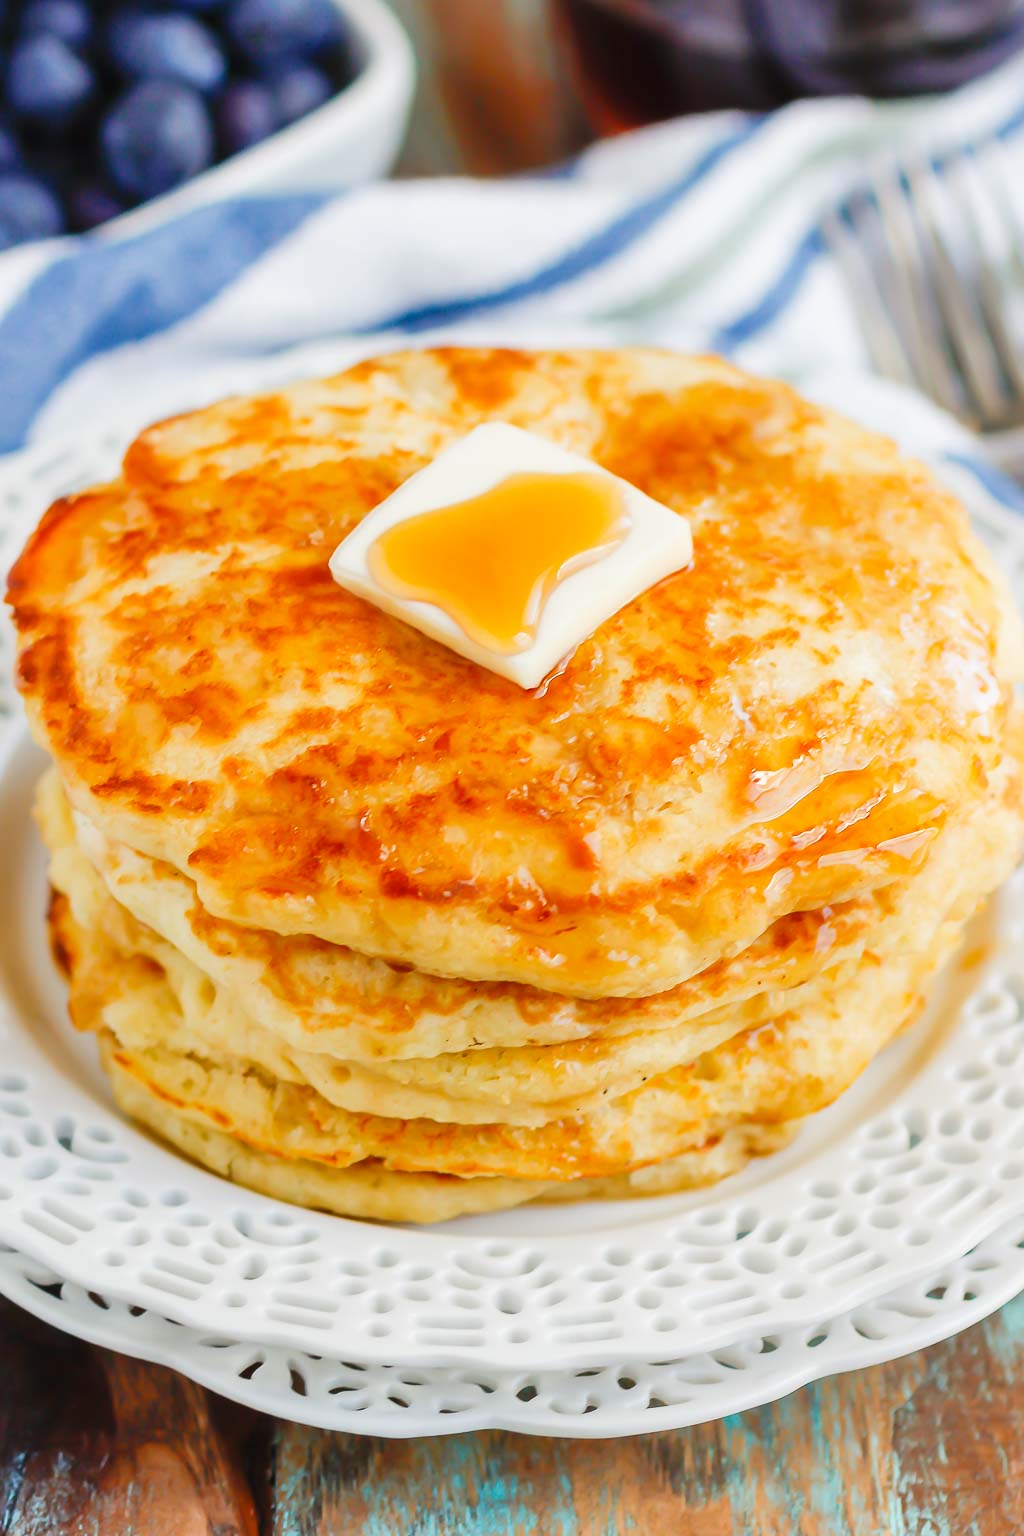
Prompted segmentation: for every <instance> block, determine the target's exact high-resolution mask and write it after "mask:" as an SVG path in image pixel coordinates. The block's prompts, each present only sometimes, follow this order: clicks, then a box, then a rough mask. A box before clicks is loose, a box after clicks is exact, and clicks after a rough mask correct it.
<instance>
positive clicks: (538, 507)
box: [367, 471, 630, 655]
mask: <svg viewBox="0 0 1024 1536" xmlns="http://www.w3.org/2000/svg"><path fill="white" fill-rule="evenodd" d="M629 527H630V519H629V516H628V514H627V512H626V508H625V505H624V502H623V497H622V494H621V492H620V490H619V487H618V485H617V484H616V482H615V481H614V480H613V479H612V478H611V477H610V476H608V475H601V474H587V473H585V472H582V473H578V474H547V473H543V472H540V471H521V472H519V473H514V474H510V475H507V476H506V477H505V479H503V480H500V481H499V482H498V484H497V485H494V486H492V487H491V488H490V489H489V490H486V491H482V492H481V493H480V494H479V495H476V496H470V497H468V498H467V499H466V500H464V501H457V502H454V503H452V504H451V505H450V506H446V507H438V508H436V509H435V510H433V511H430V512H422V513H420V515H419V516H418V517H411V518H408V519H407V520H406V521H404V522H400V523H396V524H394V526H393V527H391V528H388V529H387V530H386V531H385V532H384V533H382V534H380V535H379V536H378V538H377V539H376V540H375V541H374V543H373V544H371V546H370V548H369V549H368V551H367V564H368V566H369V570H370V573H371V575H372V576H373V577H374V579H375V580H376V581H377V582H379V584H380V586H381V587H382V588H383V589H384V590H385V591H386V592H390V593H391V594H392V595H393V596H395V597H404V598H409V599H412V600H414V601H417V602H424V603H433V604H434V606H435V607H437V608H441V609H443V611H444V612H445V613H447V614H448V615H449V617H450V618H451V619H453V620H454V621H455V623H456V624H458V626H459V628H460V629H462V630H463V631H464V633H465V634H466V635H468V636H469V638H470V639H471V640H475V641H476V643H477V644H478V645H482V646H485V647H486V648H487V649H488V650H490V651H496V652H498V653H500V654H502V655H511V654H514V653H515V652H517V651H524V650H526V649H527V648H528V647H529V646H530V645H532V644H533V641H534V640H535V639H536V635H537V626H538V623H539V622H540V617H541V614H542V613H543V610H544V605H545V603H546V602H547V600H548V598H549V597H550V596H551V593H552V592H553V591H554V590H555V588H556V587H557V586H558V585H559V584H560V583H561V582H562V581H564V580H565V578H566V577H567V576H570V575H572V573H573V572H574V571H578V570H581V569H582V568H583V567H584V566H588V565H593V564H594V563H595V562H596V561H598V560H600V559H602V557H603V556H605V555H607V554H609V553H610V552H611V550H613V549H615V548H616V546H617V545H619V544H621V543H622V541H623V539H624V538H625V536H626V534H627V533H628V531H629Z"/></svg>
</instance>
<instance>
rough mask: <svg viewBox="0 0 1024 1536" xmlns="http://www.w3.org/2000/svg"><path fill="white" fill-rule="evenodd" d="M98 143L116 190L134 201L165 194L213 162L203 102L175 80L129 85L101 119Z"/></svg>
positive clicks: (209, 124)
mask: <svg viewBox="0 0 1024 1536" xmlns="http://www.w3.org/2000/svg"><path fill="white" fill-rule="evenodd" d="M100 142H101V144H102V147H103V157H104V161H105V163H106V168H107V170H108V171H109V173H110V176H111V178H112V180H113V182H114V185H115V186H116V187H117V188H118V189H119V190H120V191H121V192H123V193H125V194H126V195H127V196H128V197H134V198H148V197H156V196H157V195H158V194H159V193H161V192H169V191H170V190H171V188H172V187H176V186H179V185H180V184H181V182H183V181H187V180H188V179H189V177H190V176H195V175H197V174H198V172H199V171H203V170H205V169H206V167H207V166H208V165H209V164H210V161H211V160H212V159H213V128H212V126H211V123H210V118H209V114H208V112H207V110H206V107H205V105H204V103H203V100H202V97H201V96H199V95H197V94H196V92H195V91H190V90H189V89H188V87H187V86H184V85H179V84H178V83H177V81H174V80H145V81H143V82H142V84H140V85H136V86H133V87H132V89H131V90H130V91H128V92H127V94H126V95H124V96H122V97H121V99H120V100H119V101H118V102H117V103H116V105H115V106H114V107H113V109H112V110H111V111H110V112H108V114H107V116H106V117H105V118H104V120H103V124H102V127H101V129H100Z"/></svg>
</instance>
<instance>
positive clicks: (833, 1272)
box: [0, 380, 1024, 1373]
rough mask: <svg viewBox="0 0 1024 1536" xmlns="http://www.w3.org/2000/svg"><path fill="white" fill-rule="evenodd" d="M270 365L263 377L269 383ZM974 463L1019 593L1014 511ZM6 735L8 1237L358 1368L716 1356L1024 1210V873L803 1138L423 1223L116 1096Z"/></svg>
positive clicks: (872, 1289)
mask: <svg viewBox="0 0 1024 1536" xmlns="http://www.w3.org/2000/svg"><path fill="white" fill-rule="evenodd" d="M253 382H254V383H257V382H258V380H254V381H253ZM111 452H112V448H111V445H110V444H109V442H108V443H104V444H97V443H96V442H93V443H90V444H86V445H84V446H83V445H78V446H76V447H72V448H67V449H62V450H60V452H54V451H53V450H48V451H45V452H41V453H39V452H37V453H34V454H30V455H27V456H23V457H22V458H21V459H20V460H19V461H16V462H13V463H12V464H10V465H9V466H8V467H7V469H6V472H4V471H3V470H0V526H2V525H3V520H4V509H5V508H6V513H7V516H8V518H10V519H12V520H20V521H21V522H22V523H24V521H25V519H26V518H28V519H34V517H35V516H36V515H38V512H39V511H40V510H41V508H42V506H43V505H44V504H45V503H46V502H47V501H48V500H50V499H51V498H52V497H53V496H55V495H57V494H60V493H62V492H64V491H66V490H67V489H68V488H69V487H70V486H72V485H74V484H77V483H81V482H82V481H83V480H89V479H91V478H94V477H96V476H97V475H101V474H103V473H105V472H107V471H109V469H110V467H111V465H110V457H111ZM942 467H943V472H944V473H948V474H950V475H952V476H954V477H955V476H959V477H960V479H961V481H962V482H963V483H962V484H961V486H960V489H961V490H962V491H963V492H964V493H965V494H966V495H967V496H968V499H969V501H970V503H971V506H972V510H973V511H974V512H975V515H976V517H977V520H978V524H979V527H981V529H982V531H983V532H985V533H986V535H987V536H988V537H989V538H990V540H991V541H992V542H993V543H995V544H996V546H997V547H998V548H999V550H1000V554H1001V560H1002V563H1003V564H1004V566H1006V568H1007V569H1012V570H1013V571H1014V572H1015V574H1016V579H1017V582H1018V587H1019V586H1020V584H1021V572H1022V571H1024V533H1022V527H1024V525H1022V524H1021V523H1019V522H1018V521H1017V520H1015V519H1014V518H1013V517H1012V516H1011V515H1010V514H1009V513H1007V512H1006V511H1005V510H1004V509H1003V508H1001V507H1000V506H999V505H997V504H996V503H995V502H994V501H993V500H992V498H991V497H990V496H988V495H987V494H986V493H985V492H984V490H983V489H982V485H981V482H980V480H979V479H978V476H981V478H982V479H983V478H984V470H983V469H978V470H972V469H971V468H970V467H969V466H966V467H965V466H964V465H963V464H961V465H960V466H959V467H955V466H952V465H950V464H944V465H943V466H942ZM5 734H6V744H5V749H4V750H3V752H2V753H0V848H3V850H4V858H5V869H4V882H3V888H2V892H0V1045H2V1051H3V1056H2V1067H0V1236H2V1237H3V1238H4V1239H5V1240H6V1241H7V1242H8V1243H10V1245H11V1246H12V1247H13V1248H15V1249H17V1250H18V1251H19V1252H22V1253H25V1254H27V1255H29V1256H30V1257H32V1258H34V1259H36V1260H38V1261H40V1262H41V1263H43V1264H45V1265H46V1266H47V1267H48V1268H50V1269H52V1270H53V1271H55V1272H57V1273H59V1274H60V1275H61V1276H62V1277H64V1278H65V1279H67V1280H68V1281H69V1282H72V1283H73V1284H75V1285H79V1286H81V1287H82V1288H84V1289H85V1290H88V1291H94V1292H96V1293H98V1294H100V1295H103V1296H104V1297H107V1298H111V1299H117V1300H123V1301H126V1302H130V1303H131V1304H133V1305H136V1306H141V1307H144V1308H146V1309H147V1310H149V1311H154V1312H158V1313H164V1314H167V1315H168V1316H171V1317H173V1318H175V1319H176V1320H178V1321H179V1322H182V1323H185V1324H188V1325H189V1326H192V1327H195V1328H198V1329H202V1330H205V1329H211V1328H212V1329H216V1330H217V1331H218V1332H219V1333H221V1334H222V1335H223V1336H224V1337H225V1338H238V1337H240V1336H244V1337H245V1338H247V1339H252V1340H256V1341H260V1342H262V1343H264V1344H268V1345H275V1346H281V1347H286V1348H290V1349H293V1350H298V1351H302V1352H306V1353H314V1354H318V1355H326V1356H328V1357H330V1356H337V1357H339V1358H344V1359H346V1360H357V1361H359V1362H360V1363H361V1364H364V1365H365V1364H373V1363H386V1362H395V1361H400V1362H401V1363H402V1365H403V1366H405V1367H410V1368H411V1367H415V1368H417V1369H418V1368H422V1367H427V1366H437V1365H460V1366H468V1367H471V1368H473V1369H487V1370H499V1371H500V1370H506V1371H508V1370H523V1369H529V1370H533V1369H536V1370H544V1369H552V1370H557V1371H558V1372H562V1373H564V1372H565V1371H569V1370H572V1369H574V1368H577V1367H583V1366H586V1367H593V1366H595V1365H601V1364H604V1363H616V1364H621V1363H622V1362H626V1361H636V1360H639V1361H644V1360H652V1359H661V1358H664V1357H665V1356H666V1355H679V1354H681V1353H682V1352H683V1351H684V1350H685V1351H686V1352H687V1353H688V1354H690V1353H692V1352H694V1351H697V1350H701V1351H706V1350H712V1349H714V1350H718V1349H720V1348H722V1347H723V1346H727V1345H729V1344H731V1343H733V1342H735V1341H736V1340H737V1339H739V1338H743V1337H747V1338H750V1337H754V1336H757V1335H763V1334H764V1333H766V1332H768V1331H771V1332H775V1331H777V1330H780V1329H783V1328H792V1327H796V1326H799V1325H800V1324H801V1323H802V1321H803V1320H804V1319H806V1318H807V1317H824V1316H829V1315H833V1316H834V1315H836V1314H837V1313H838V1312H840V1311H846V1310H849V1309H850V1308H853V1307H858V1306H861V1305H863V1304H864V1303H866V1302H868V1301H870V1300H871V1299H872V1298H874V1297H876V1296H879V1295H881V1294H883V1293H885V1292H888V1291H891V1290H892V1289H894V1288H895V1287H898V1286H902V1285H906V1284H911V1283H913V1282H914V1281H915V1279H916V1278H917V1277H919V1276H921V1275H924V1274H927V1273H929V1272H933V1271H934V1270H935V1269H936V1268H937V1267H938V1266H941V1265H943V1264H946V1263H949V1262H951V1261H953V1260H955V1259H956V1258H957V1257H958V1256H959V1255H960V1254H962V1253H963V1252H964V1251H965V1250H966V1249H968V1248H969V1247H970V1246H972V1245H973V1244H975V1243H977V1242H978V1241H980V1240H982V1239H983V1238H984V1237H986V1236H987V1235H988V1234H989V1233H991V1232H992V1231H993V1230H994V1229H995V1227H996V1226H997V1225H998V1224H999V1223H1001V1222H1003V1221H1006V1220H1009V1219H1012V1218H1015V1217H1017V1216H1019V1215H1022V1214H1024V1073H1022V1072H1021V1066H1022V1064H1024V970H1022V967H1024V953H1022V952H1024V872H1018V875H1017V876H1016V877H1015V879H1014V880H1013V881H1012V882H1011V883H1010V886H1009V887H1008V890H1007V892H1006V893H1005V894H1004V896H1003V897H1002V898H1001V899H1000V900H999V901H998V902H997V903H996V904H995V906H994V908H993V910H992V912H991V913H990V914H989V915H988V916H987V917H986V919H985V923H984V927H983V929H982V930H980V931H979V932H978V933H977V934H976V935H975V942H974V943H972V945H971V946H970V947H971V950H972V951H975V952H977V951H978V950H980V949H981V950H984V951H985V953H986V955H987V959H986V960H985V962H984V963H983V964H980V965H979V964H975V965H974V966H973V967H972V968H971V969H970V970H965V969H962V968H961V969H956V970H954V971H952V972H951V973H950V974H949V975H947V977H946V979H945V981H944V982H943V983H942V984H941V986H940V987H939V989H938V996H937V998H936V1001H935V1004H934V1006H933V1007H932V1008H931V1009H930V1010H929V1012H928V1014H927V1015H926V1017H925V1018H924V1019H922V1021H921V1022H920V1023H919V1024H918V1025H917V1026H916V1027H915V1029H914V1030H913V1031H912V1032H911V1033H910V1034H909V1035H908V1036H906V1037H904V1038H903V1039H902V1040H900V1041H899V1042H897V1043H896V1044H895V1045H894V1046H893V1047H892V1048H891V1049H890V1050H888V1051H887V1052H886V1053H885V1054H884V1056H883V1057H882V1058H881V1059H880V1060H879V1061H878V1062H876V1063H875V1065H874V1066H873V1067H872V1068H871V1070H870V1071H869V1072H868V1073H866V1074H865V1075H864V1077H863V1078H862V1079H861V1080H860V1082H858V1083H857V1084H855V1085H854V1087H853V1088H852V1089H851V1090H850V1092H849V1093H847V1094H846V1095H844V1096H843V1098H842V1099H841V1100H840V1102H839V1103H838V1104H836V1105H834V1106H833V1107H832V1108H830V1109H829V1110H827V1111H825V1112H824V1113H823V1114H821V1115H818V1116H816V1117H815V1118H814V1120H813V1121H812V1122H811V1123H810V1124H809V1125H808V1126H807V1127H806V1129H805V1130H804V1131H803V1132H802V1133H801V1135H800V1136H799V1137H798V1139H797V1141H796V1142H795V1143H794V1145H793V1146H791V1147H790V1148H788V1149H787V1150H786V1151H785V1152H782V1153H780V1154H778V1155H777V1156H775V1157H773V1158H771V1159H766V1160H763V1161H759V1162H756V1163H754V1164H752V1165H751V1166H750V1167H749V1168H748V1169H747V1170H746V1171H745V1172H744V1173H742V1174H741V1175H739V1176H738V1177H737V1178H735V1179H732V1180H730V1181H728V1182H727V1183H725V1184H723V1185H720V1186H718V1187H717V1188H715V1189H713V1190H710V1191H703V1192H698V1193H694V1194H690V1195H684V1196H673V1197H667V1198H663V1199H659V1200H653V1201H643V1202H630V1203H609V1202H594V1203H589V1204H580V1205H578V1206H575V1207H566V1206H558V1207H549V1208H544V1207H537V1208H525V1209H521V1210H517V1211H510V1212H504V1213H500V1214H497V1215H494V1216H490V1217H476V1218H473V1219H464V1220H462V1221H460V1222H455V1223H450V1224H448V1225H446V1226H442V1227H436V1228H433V1229H429V1230H422V1229H410V1228H405V1227H398V1226H392V1227H383V1226H375V1225H372V1224H368V1223H362V1222H354V1221H344V1220H341V1219H339V1218H335V1217H329V1216H324V1215H321V1214H318V1213H315V1212H305V1211H300V1210H297V1209H295V1208H292V1207H288V1206H284V1205H281V1204H279V1203H277V1202H274V1201H271V1200H267V1199H264V1198H262V1197H260V1196H257V1195H253V1194H250V1193H248V1192H246V1191H245V1190H242V1189H239V1188H236V1187H234V1186H232V1185H230V1184H228V1183H226V1182H224V1181H222V1180H220V1179H217V1178H215V1177H214V1176H212V1175H211V1174H208V1173H205V1172H203V1171H202V1170H200V1169H198V1168H195V1167H193V1166H192V1165H191V1164H189V1163H187V1162H185V1161H184V1160H183V1159H182V1158H180V1157H179V1156H177V1155H175V1154H174V1153H172V1152H170V1151H169V1150H167V1149H165V1148H164V1147H162V1146H160V1145H158V1144H157V1143H156V1142H154V1141H152V1140H150V1139H149V1138H148V1137H146V1136H145V1135H143V1134H142V1133H141V1132H139V1131H137V1130H135V1129H134V1128H133V1127H131V1126H129V1125H128V1124H126V1123H125V1122H124V1121H123V1120H121V1119H120V1117H119V1116H118V1115H117V1114H116V1113H115V1112H114V1110H113V1108H112V1106H111V1103H110V1100H109V1097H108V1094H107V1091H106V1086H105V1083H104V1082H103V1080H102V1078H101V1075H100V1074H99V1072H98V1070H97V1068H96V1065H95V1060H94V1052H93V1049H92V1046H91V1042H89V1041H88V1040H83V1039H80V1038H77V1037H75V1036H74V1035H73V1033H72V1032H71V1030H70V1029H69V1028H68V1026H67V1024H66V1023H65V1022H64V1016H63V1006H62V999H61V995H60V991H59V988H58V987H57V985H56V983H55V981H54V978H53V975H52V969H51V967H50V964H49V960H48V957H47V955H46V952H45V944H44V940H43V932H42V923H41V912H42V905H43V897H44V872H43V863H42V857H41V853H40V850H39V849H38V847H37V845H36V840H35V836H34V833H33V832H32V829H31V826H30V823H29V819H28V804H29V799H30V795H31V788H32V782H33V780H34V778H35V775H36V772H37V770H38V766H39V758H38V757H37V756H35V755H34V754H33V752H32V751H31V749H30V748H28V747H27V745H26V743H25V741H24V737H23V736H22V735H21V734H20V732H19V730H18V729H17V728H16V727H11V728H9V729H8V730H7V731H6V733H5Z"/></svg>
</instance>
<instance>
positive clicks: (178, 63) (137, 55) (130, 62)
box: [107, 11, 227, 94]
mask: <svg viewBox="0 0 1024 1536" xmlns="http://www.w3.org/2000/svg"><path fill="white" fill-rule="evenodd" d="M107 52H108V54H109V55H110V59H111V61H112V63H114V64H116V66H117V68H118V69H119V70H121V72H122V73H123V74H125V75H127V76H128V77H129V79H135V80H177V81H179V82H180V83H181V84H182V85H190V86H191V87H192V89H193V90H196V91H202V92H203V93H204V94H205V93H206V92H209V91H216V90H218V89H219V88H220V86H221V84H222V83H223V80H224V76H225V74H226V73H227V65H226V64H225V62H224V55H223V53H222V52H221V49H220V46H219V44H218V43H217V40H216V38H215V37H214V36H213V34H212V32H209V31H207V29H206V27H204V26H203V24H202V22H201V21H196V19H195V17H194V16H157V15H147V14H146V13H145V12H139V11H124V12H122V13H121V14H120V15H119V16H115V17H114V19H113V21H112V22H111V23H110V26H109V27H108V29H107Z"/></svg>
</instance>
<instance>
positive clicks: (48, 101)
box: [7, 32, 93, 127]
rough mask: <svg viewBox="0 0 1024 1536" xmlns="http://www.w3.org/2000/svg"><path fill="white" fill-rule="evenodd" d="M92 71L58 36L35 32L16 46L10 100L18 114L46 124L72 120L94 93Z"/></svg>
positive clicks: (9, 71) (10, 72) (9, 68)
mask: <svg viewBox="0 0 1024 1536" xmlns="http://www.w3.org/2000/svg"><path fill="white" fill-rule="evenodd" d="M92 90H93V78H92V71H91V70H90V69H89V66H88V65H87V64H84V63H83V62H82V60H81V59H80V58H79V57H78V55H77V54H76V53H72V51H71V49H70V48H69V47H68V45H67V43H63V42H61V40H60V38H59V37H51V36H49V35H48V34H46V33H42V32H40V33H35V34H33V35H32V36H31V37H26V38H23V39H22V40H21V42H19V43H17V44H16V45H15V48H14V51H13V52H12V54H11V59H10V63H9V64H8V66H7V99H8V103H9V105H10V106H11V108H12V109H13V111H14V112H15V113H16V114H17V116H19V117H24V118H28V119H29V120H30V121H32V122H36V123H39V124H41V125H43V126H46V127H58V126H61V125H62V124H64V123H67V122H69V121H70V119H71V118H73V117H74V116H75V114H76V112H78V111H79V110H80V108H81V107H83V106H84V105H85V103H86V102H87V101H88V99H89V97H90V96H91V95H92Z"/></svg>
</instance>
